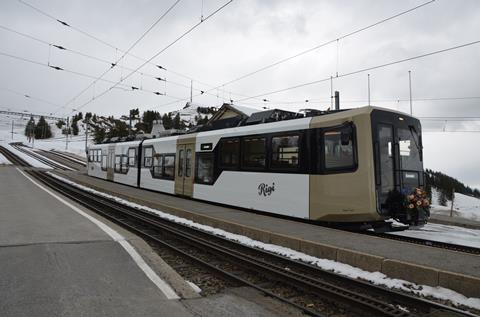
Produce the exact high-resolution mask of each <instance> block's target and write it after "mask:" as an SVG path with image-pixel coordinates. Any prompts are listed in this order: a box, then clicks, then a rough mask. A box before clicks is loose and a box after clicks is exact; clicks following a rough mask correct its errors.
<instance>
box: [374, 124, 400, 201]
mask: <svg viewBox="0 0 480 317" xmlns="http://www.w3.org/2000/svg"><path fill="white" fill-rule="evenodd" d="M377 133H378V149H377V151H378V161H379V166H378V167H377V173H378V175H377V178H378V179H377V181H379V182H380V186H379V196H380V202H381V203H384V202H385V201H386V199H387V197H388V193H389V192H390V191H392V190H394V189H395V153H396V148H395V142H394V137H393V125H391V124H383V123H381V124H379V125H378V131H377Z"/></svg>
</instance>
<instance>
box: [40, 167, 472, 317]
mask: <svg viewBox="0 0 480 317" xmlns="http://www.w3.org/2000/svg"><path fill="white" fill-rule="evenodd" d="M48 174H49V175H51V176H53V177H55V178H57V179H60V180H62V181H64V182H66V183H68V184H71V185H73V186H76V187H78V188H81V189H83V190H86V191H88V192H91V193H95V194H98V195H101V196H103V197H107V198H110V199H113V200H115V201H118V202H120V203H122V204H125V205H128V206H131V207H133V208H136V209H139V210H143V211H147V212H151V213H154V214H156V215H158V216H159V217H161V218H163V219H167V220H169V221H173V222H176V223H180V224H183V225H185V226H189V227H192V228H196V229H199V230H203V231H205V232H209V233H212V234H215V235H217V236H221V237H224V238H226V239H228V240H232V241H235V242H238V243H241V244H243V245H247V246H250V247H254V248H259V249H263V250H266V251H269V252H273V253H276V254H279V255H282V256H285V257H288V258H290V259H294V260H299V261H303V262H305V263H309V264H312V265H315V266H318V267H320V268H322V269H324V270H328V271H332V272H334V273H336V274H340V275H343V276H347V277H350V278H354V279H362V280H366V281H370V282H371V283H373V284H376V285H382V286H385V287H388V288H392V289H398V290H402V291H406V292H410V293H413V294H417V295H420V296H431V297H434V298H438V299H441V300H446V301H451V302H452V303H454V304H456V305H465V306H467V307H471V308H475V309H480V298H472V297H471V298H467V297H465V296H464V295H462V294H460V293H457V292H455V291H453V290H450V289H447V288H443V287H431V286H427V285H418V284H414V283H411V282H408V281H405V280H400V279H393V278H389V277H387V276H386V275H385V274H383V273H380V272H368V271H364V270H361V269H359V268H357V267H353V266H351V265H348V264H344V263H340V262H336V261H333V260H327V259H322V258H317V257H314V256H311V255H308V254H305V253H302V252H299V251H295V250H293V249H290V248H286V247H282V246H278V245H274V244H269V243H264V242H261V241H258V240H253V239H250V238H248V237H246V236H242V235H239V234H234V233H231V232H227V231H225V230H222V229H218V228H214V227H210V226H206V225H202V224H199V223H196V222H193V221H191V220H188V219H185V218H181V217H177V216H174V215H171V214H168V213H166V212H162V211H160V210H157V209H153V208H150V207H146V206H142V205H139V204H136V203H133V202H130V201H127V200H125V199H121V198H119V197H115V196H112V195H109V194H105V193H102V192H99V191H96V190H94V189H92V188H89V187H86V186H83V185H80V184H77V183H75V182H72V181H70V180H68V179H66V178H63V177H60V176H58V175H56V174H54V173H50V172H48Z"/></svg>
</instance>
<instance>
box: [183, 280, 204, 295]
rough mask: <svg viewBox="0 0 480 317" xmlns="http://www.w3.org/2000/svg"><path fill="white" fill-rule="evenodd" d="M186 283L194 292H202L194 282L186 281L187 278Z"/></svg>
mask: <svg viewBox="0 0 480 317" xmlns="http://www.w3.org/2000/svg"><path fill="white" fill-rule="evenodd" d="M187 283H188V285H190V287H191V288H193V290H194V291H195V292H196V293H198V294H200V293H201V292H202V289H201V288H200V287H199V286H198V285H197V284H195V283H193V282H190V281H188V280H187Z"/></svg>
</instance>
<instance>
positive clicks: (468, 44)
mask: <svg viewBox="0 0 480 317" xmlns="http://www.w3.org/2000/svg"><path fill="white" fill-rule="evenodd" d="M479 43H480V40H478V41H473V42H469V43H465V44H460V45H456V46H452V47H449V48H445V49H441V50H436V51H432V52H429V53H425V54H420V55H416V56H412V57H408V58H404V59H400V60H396V61H392V62H388V63H384V64H380V65H376V66H371V67H366V68H362V69H358V70H355V71H351V72H348V73H344V74H339V75H338V76H337V77H335V79H338V78H343V77H348V76H352V75H356V74H360V73H363V72H367V71H371V70H375V69H379V68H384V67H388V66H392V65H396V64H400V63H405V62H408V61H412V60H416V59H420V58H424V57H428V56H432V55H437V54H441V53H445V52H449V51H453V50H456V49H460V48H464V47H468V46H472V45H476V44H479ZM329 80H331V77H330V76H329V77H326V78H322V79H318V80H314V81H310V82H306V83H302V84H298V85H294V86H290V87H286V88H282V89H277V90H273V91H269V92H265V93H261V94H257V95H254V96H251V97H248V98H243V99H239V100H235V102H241V101H245V100H249V99H253V98H259V97H264V96H269V95H273V94H277V93H280V92H284V91H289V90H293V89H298V88H301V87H305V86H310V85H314V84H319V83H322V82H327V81H329Z"/></svg>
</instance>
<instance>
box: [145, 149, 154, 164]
mask: <svg viewBox="0 0 480 317" xmlns="http://www.w3.org/2000/svg"><path fill="white" fill-rule="evenodd" d="M152 163H153V147H151V146H150V147H146V148H145V149H144V151H143V166H144V167H152Z"/></svg>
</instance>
